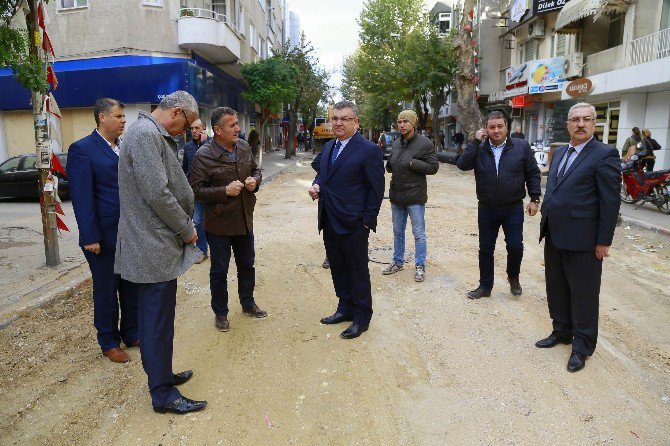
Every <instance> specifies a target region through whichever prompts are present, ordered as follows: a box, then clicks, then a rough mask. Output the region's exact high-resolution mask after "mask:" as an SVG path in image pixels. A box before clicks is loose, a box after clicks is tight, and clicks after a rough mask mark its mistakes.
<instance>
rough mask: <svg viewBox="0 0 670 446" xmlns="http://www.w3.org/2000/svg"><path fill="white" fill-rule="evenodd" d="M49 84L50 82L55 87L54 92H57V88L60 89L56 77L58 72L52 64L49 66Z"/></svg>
mask: <svg viewBox="0 0 670 446" xmlns="http://www.w3.org/2000/svg"><path fill="white" fill-rule="evenodd" d="M47 82H49V83H50V84H51V86H52V87H54V91H56V88H58V78H57V77H56V72H55V71H54V67H53V65H51V64H47ZM59 118H60V116H59Z"/></svg>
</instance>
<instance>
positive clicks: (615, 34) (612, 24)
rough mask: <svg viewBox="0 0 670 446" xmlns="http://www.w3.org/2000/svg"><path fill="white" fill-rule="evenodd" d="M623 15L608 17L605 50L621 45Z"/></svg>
mask: <svg viewBox="0 0 670 446" xmlns="http://www.w3.org/2000/svg"><path fill="white" fill-rule="evenodd" d="M623 23H624V15H623V14H612V15H610V16H609V23H608V26H607V48H614V47H615V46H619V45H621V44H622V43H623Z"/></svg>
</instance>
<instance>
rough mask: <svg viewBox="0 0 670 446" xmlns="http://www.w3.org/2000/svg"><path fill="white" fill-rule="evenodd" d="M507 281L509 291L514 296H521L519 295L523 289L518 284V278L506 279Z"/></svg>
mask: <svg viewBox="0 0 670 446" xmlns="http://www.w3.org/2000/svg"><path fill="white" fill-rule="evenodd" d="M507 281H508V282H509V291H510V293H512V294H513V295H515V296H521V293H523V289H522V288H521V284H520V283H519V278H518V277H508V278H507Z"/></svg>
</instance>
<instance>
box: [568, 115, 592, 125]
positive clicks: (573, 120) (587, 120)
mask: <svg viewBox="0 0 670 446" xmlns="http://www.w3.org/2000/svg"><path fill="white" fill-rule="evenodd" d="M579 121H584V124H591V123H592V122H593V121H595V119H593V118H592V117H590V116H575V117H574V118H569V119H568V122H571V123H573V124H577V123H578V122H579Z"/></svg>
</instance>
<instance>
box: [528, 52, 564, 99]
mask: <svg viewBox="0 0 670 446" xmlns="http://www.w3.org/2000/svg"><path fill="white" fill-rule="evenodd" d="M561 90H563V57H550V58H548V59H538V60H533V61H531V62H529V71H528V92H529V93H531V94H532V93H548V92H552V91H561Z"/></svg>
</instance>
